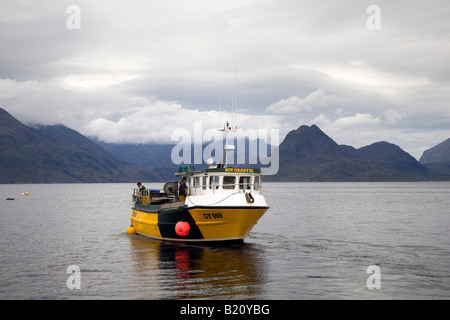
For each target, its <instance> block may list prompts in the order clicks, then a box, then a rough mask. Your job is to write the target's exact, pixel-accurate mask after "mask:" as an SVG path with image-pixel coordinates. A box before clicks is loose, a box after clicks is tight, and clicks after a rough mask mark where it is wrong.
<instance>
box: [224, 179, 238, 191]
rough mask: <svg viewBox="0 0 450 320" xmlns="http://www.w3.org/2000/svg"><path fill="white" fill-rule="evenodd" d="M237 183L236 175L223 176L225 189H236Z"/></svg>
mask: <svg viewBox="0 0 450 320" xmlns="http://www.w3.org/2000/svg"><path fill="white" fill-rule="evenodd" d="M235 184H236V177H234V176H224V177H223V188H224V189H234V187H235Z"/></svg>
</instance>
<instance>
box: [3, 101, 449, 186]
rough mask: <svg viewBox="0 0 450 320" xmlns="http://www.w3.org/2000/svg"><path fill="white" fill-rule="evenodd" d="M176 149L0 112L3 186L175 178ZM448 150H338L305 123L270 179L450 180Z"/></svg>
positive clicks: (378, 146)
mask: <svg viewBox="0 0 450 320" xmlns="http://www.w3.org/2000/svg"><path fill="white" fill-rule="evenodd" d="M172 148H173V145H169V144H166V145H156V144H155V145H152V144H126V145H120V144H107V143H97V142H95V141H93V140H91V139H89V138H87V137H85V136H83V135H81V134H80V133H78V132H77V131H75V130H72V129H70V128H67V127H65V126H63V125H53V126H38V127H34V128H32V127H29V126H26V125H24V124H22V123H21V122H20V121H18V120H17V119H15V118H14V117H13V116H11V115H10V114H9V113H8V112H7V111H5V110H4V109H1V108H0V183H68V182H136V181H139V180H141V181H143V182H144V181H151V182H162V181H168V180H174V176H173V174H174V172H175V171H177V170H178V166H176V165H174V164H173V163H172V161H171V151H172ZM247 150H248V149H247ZM449 150H450V139H448V140H446V141H444V142H443V143H441V144H439V145H437V146H436V147H434V148H431V149H429V150H427V151H425V152H424V155H423V156H422V158H421V159H420V161H417V160H416V159H415V158H414V157H412V156H411V155H409V154H408V153H407V152H405V151H403V150H402V149H401V148H400V147H398V146H396V145H393V144H391V143H388V142H377V143H374V144H372V145H370V146H366V147H363V148H359V149H355V148H354V147H351V146H345V145H338V144H337V143H336V142H335V141H334V140H333V139H331V138H330V137H328V136H327V135H326V134H325V133H324V132H323V131H322V130H320V128H319V127H317V126H316V125H312V126H300V127H299V128H298V129H296V130H292V131H291V132H289V133H288V135H287V136H286V137H285V139H284V140H283V141H282V143H281V144H280V145H279V147H278V150H277V152H279V160H280V164H279V171H278V173H277V174H276V175H273V176H266V177H265V180H266V181H423V180H450V160H449V159H450V152H449ZM247 156H248V155H247ZM196 167H197V166H196Z"/></svg>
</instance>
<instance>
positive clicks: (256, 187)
mask: <svg viewBox="0 0 450 320" xmlns="http://www.w3.org/2000/svg"><path fill="white" fill-rule="evenodd" d="M259 184H260V181H259V177H255V183H254V184H253V189H255V191H258V190H259Z"/></svg>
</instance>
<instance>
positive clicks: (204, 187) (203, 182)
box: [202, 176, 208, 190]
mask: <svg viewBox="0 0 450 320" xmlns="http://www.w3.org/2000/svg"><path fill="white" fill-rule="evenodd" d="M207 185H208V177H207V176H203V177H202V189H203V190H206V186H207Z"/></svg>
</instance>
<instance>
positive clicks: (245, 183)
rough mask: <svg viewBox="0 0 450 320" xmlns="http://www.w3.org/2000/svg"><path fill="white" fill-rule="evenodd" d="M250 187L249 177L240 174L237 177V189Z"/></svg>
mask: <svg viewBox="0 0 450 320" xmlns="http://www.w3.org/2000/svg"><path fill="white" fill-rule="evenodd" d="M250 187H251V177H246V176H242V177H239V189H240V190H249V189H250Z"/></svg>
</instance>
